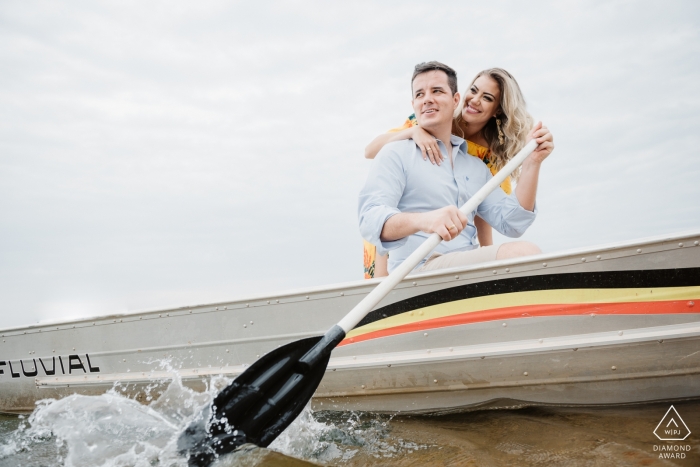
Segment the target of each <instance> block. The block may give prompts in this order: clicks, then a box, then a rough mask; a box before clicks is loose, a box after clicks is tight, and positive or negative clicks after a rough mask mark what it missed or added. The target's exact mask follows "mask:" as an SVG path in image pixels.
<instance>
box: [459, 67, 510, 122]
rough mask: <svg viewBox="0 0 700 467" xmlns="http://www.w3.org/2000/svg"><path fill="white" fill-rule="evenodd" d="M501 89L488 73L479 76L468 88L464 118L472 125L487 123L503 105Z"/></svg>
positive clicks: (463, 112) (463, 111) (463, 110)
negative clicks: (501, 104)
mask: <svg viewBox="0 0 700 467" xmlns="http://www.w3.org/2000/svg"><path fill="white" fill-rule="evenodd" d="M500 103H501V90H500V89H499V88H498V83H497V82H496V80H495V79H493V78H491V77H490V76H488V75H481V76H479V77H478V78H477V79H476V80H475V81H474V83H473V84H472V85H471V86H470V87H469V89H467V93H466V97H465V99H464V109H462V118H463V119H464V121H465V122H467V123H468V124H470V125H479V124H481V125H486V122H488V121H489V119H490V118H492V117H493V116H494V115H496V113H497V112H499V110H500V108H501V106H500Z"/></svg>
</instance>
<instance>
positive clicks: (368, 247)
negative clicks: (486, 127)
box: [363, 114, 512, 279]
mask: <svg viewBox="0 0 700 467" xmlns="http://www.w3.org/2000/svg"><path fill="white" fill-rule="evenodd" d="M416 125H418V122H417V121H416V116H415V114H411V116H409V117H408V118H407V119H406V121H405V122H404V124H403V125H402V126H400V127H398V128H392V129H391V130H389V133H395V132H398V131H402V130H406V129H408V128H411V127H413V126H416ZM467 154H469V155H471V156H474V157H478V158H479V159H481V160H482V161H484V164H486V167H488V168H489V170H490V171H491V173H492V174H493V175H496V172H498V170H497V169H496V167H494V165H493V163H492V162H491V161H490V160H489V156H490V155H491V150H490V149H489V148H486V147H484V146H481V145H479V144H476V143H472V142H471V141H467ZM501 189H502V190H503V191H505V193H506V194H507V195H509V194H510V193H511V191H512V187H511V184H510V177H508V178H506V179H505V181H504V182H503V183H501ZM363 242H364V250H365V252H364V270H365V279H372V278H373V277H374V262H375V260H376V258H377V247H376V246H374V245H372V244H371V243H369V242H368V241H367V240H364V241H363Z"/></svg>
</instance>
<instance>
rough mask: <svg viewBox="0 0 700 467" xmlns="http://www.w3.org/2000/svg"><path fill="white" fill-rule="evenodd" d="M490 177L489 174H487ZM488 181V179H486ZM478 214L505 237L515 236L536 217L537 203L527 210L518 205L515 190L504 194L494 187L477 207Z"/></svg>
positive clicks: (524, 229)
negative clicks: (531, 209)
mask: <svg viewBox="0 0 700 467" xmlns="http://www.w3.org/2000/svg"><path fill="white" fill-rule="evenodd" d="M487 178H491V174H490V173H489V174H488V175H487ZM487 181H488V180H487ZM477 212H478V213H479V216H480V217H481V218H482V219H484V220H485V221H486V222H488V223H489V224H490V225H491V226H492V227H493V228H494V229H496V230H497V231H498V232H500V233H501V234H503V235H505V236H506V237H513V238H517V237H520V236H521V235H523V234H524V233H525V231H526V230H527V229H528V227H530V225H532V223H533V222H534V221H535V218H536V217H537V205H535V209H534V210H533V211H528V210H527V209H525V208H523V207H522V206H521V205H520V201H518V197H517V196H516V194H515V191H513V193H511V194H510V195H506V194H505V192H504V191H503V190H501V189H500V188H496V189H495V190H494V191H493V192H492V193H491V194H490V195H489V196H488V197H486V199H485V200H484V202H483V203H481V205H479V208H478V209H477Z"/></svg>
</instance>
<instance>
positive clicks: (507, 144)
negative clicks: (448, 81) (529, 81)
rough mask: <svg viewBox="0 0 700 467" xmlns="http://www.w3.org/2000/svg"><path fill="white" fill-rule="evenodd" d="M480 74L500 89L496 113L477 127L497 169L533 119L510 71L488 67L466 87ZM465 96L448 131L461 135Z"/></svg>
mask: <svg viewBox="0 0 700 467" xmlns="http://www.w3.org/2000/svg"><path fill="white" fill-rule="evenodd" d="M483 75H486V76H489V77H491V78H493V80H494V81H496V83H498V88H499V89H500V91H501V99H500V102H499V110H500V113H498V114H496V116H495V117H494V118H492V119H490V120H489V121H488V122H487V123H486V126H485V127H484V128H483V129H482V130H481V133H482V134H483V136H484V139H486V141H487V142H488V146H489V149H490V150H491V157H490V162H491V163H492V164H493V165H494V166H495V167H496V169H499V170H500V169H501V168H502V167H503V166H504V165H506V163H507V162H508V161H509V160H510V158H511V157H513V156H514V155H515V154H517V153H518V151H520V150H521V149H522V148H523V146H525V140H526V138H527V135H528V133H529V132H530V130H531V129H532V126H533V124H534V119H533V118H532V116H531V115H530V114H529V113H528V112H527V109H526V105H525V98H524V97H523V93H522V92H521V91H520V86H518V82H517V81H515V78H513V76H512V75H511V74H510V73H508V72H507V71H506V70H504V69H503V68H489V69H488V70H483V71H480V72H479V73H478V74H477V75H476V76H475V77H474V79H473V80H472V82H471V83H470V84H469V87H470V88H471V86H472V84H474V81H476V80H477V78H479V77H480V76H483ZM466 97H467V92H465V93H464V96H463V97H462V100H461V102H460V103H459V107H457V110H456V111H455V114H454V120H453V121H452V132H453V133H454V134H455V135H457V136H460V137H462V138H464V136H465V131H464V130H465V126H466V125H465V122H464V119H463V118H462V111H463V110H464V105H465V100H466ZM497 118H498V119H500V120H501V131H503V134H504V141H503V144H501V142H500V141H499V139H498V126H497V125H496V119H497ZM513 175H514V178H516V179H517V177H518V175H519V171H516V172H515V173H514V174H513Z"/></svg>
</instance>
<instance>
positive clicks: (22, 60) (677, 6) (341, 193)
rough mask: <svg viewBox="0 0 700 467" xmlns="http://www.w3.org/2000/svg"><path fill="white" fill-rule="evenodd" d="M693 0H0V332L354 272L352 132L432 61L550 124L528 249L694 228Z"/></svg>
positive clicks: (698, 110) (404, 94)
mask: <svg viewBox="0 0 700 467" xmlns="http://www.w3.org/2000/svg"><path fill="white" fill-rule="evenodd" d="M698 5H700V4H698V2H696V1H685V2H679V1H665V2H658V1H644V2H641V1H611V0H605V1H552V2H543V1H531V2H522V1H512V2H500V1H493V0H491V1H489V2H485V1H480V2H470V1H464V0H460V1H454V2H426V1H420V2H412V1H407V0H401V1H371V2H363V1H353V2H325V1H318V2H309V1H304V2H301V1H299V2H293V1H289V2H263V1H261V2H250V1H240V2H235V1H199V2H181V1H167V2H166V1H161V2H149V1H133V2H126V1H114V2H101V1H92V0H91V1H71V2H67V1H64V2H57V1H46V2H33V1H9V0H3V1H2V2H0V328H4V327H10V326H17V325H23V324H31V323H35V322H37V321H40V320H47V319H52V320H53V319H58V318H63V317H77V316H88V315H99V314H105V313H111V312H126V311H137V310H146V309H155V308H160V307H168V306H184V305H193V304H201V303H211V302H215V301H222V300H229V299H234V298H238V297H244V296H249V295H251V294H258V293H267V292H276V291H281V290H287V289H293V288H299V287H307V286H318V285H324V284H332V283H335V282H344V281H352V280H359V279H360V278H361V277H362V244H361V239H360V236H359V233H358V228H357V218H356V208H357V193H358V191H359V189H360V187H361V186H362V184H363V183H364V179H365V176H366V174H367V171H368V169H369V167H370V164H371V163H372V162H371V161H367V160H365V159H364V158H363V149H364V146H365V145H366V144H367V143H368V142H369V141H370V140H371V139H372V138H373V137H374V136H376V135H377V134H379V133H381V132H383V131H385V130H386V129H388V128H391V127H394V126H397V125H399V124H401V123H402V122H403V120H404V119H405V118H406V116H407V115H408V114H410V113H411V112H412V110H411V106H410V77H411V72H412V69H413V66H414V65H415V64H416V63H418V62H422V61H427V60H440V61H443V62H445V63H447V64H449V65H451V66H452V67H454V68H455V69H456V70H457V72H458V75H459V79H460V85H459V87H460V90H462V91H463V90H464V88H465V87H466V86H467V85H468V84H469V82H470V80H471V79H472V78H473V76H474V75H475V74H476V73H477V72H478V71H479V70H481V69H484V68H488V67H493V66H500V67H504V68H506V69H507V70H509V71H510V72H511V73H512V74H513V75H514V76H515V77H516V78H517V79H518V81H519V83H520V86H521V88H522V89H523V91H524V93H525V97H526V99H527V101H528V106H529V110H530V111H531V113H532V114H533V115H534V116H535V118H537V119H541V120H543V121H544V122H545V124H547V125H548V126H549V127H550V128H551V130H552V132H553V134H554V137H555V144H556V149H555V151H554V153H553V154H552V156H551V157H550V159H548V160H547V161H546V163H545V165H544V167H543V170H542V175H541V185H540V191H539V194H538V206H539V212H540V214H539V217H538V219H537V220H536V222H535V224H534V225H533V226H532V227H531V229H530V230H529V231H528V233H527V234H526V237H525V238H526V239H528V240H531V241H533V242H536V243H538V244H539V245H540V246H541V247H542V249H543V250H544V251H546V252H555V251H558V250H562V249H568V248H573V247H581V246H591V245H595V244H600V243H607V242H611V241H618V240H631V239H636V238H642V237H647V236H651V235H658V234H667V233H674V232H679V231H686V230H689V229H698V228H700V155H699V153H698V151H699V150H700V35H699V34H700V7H699V6H698ZM499 240H500V238H499Z"/></svg>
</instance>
